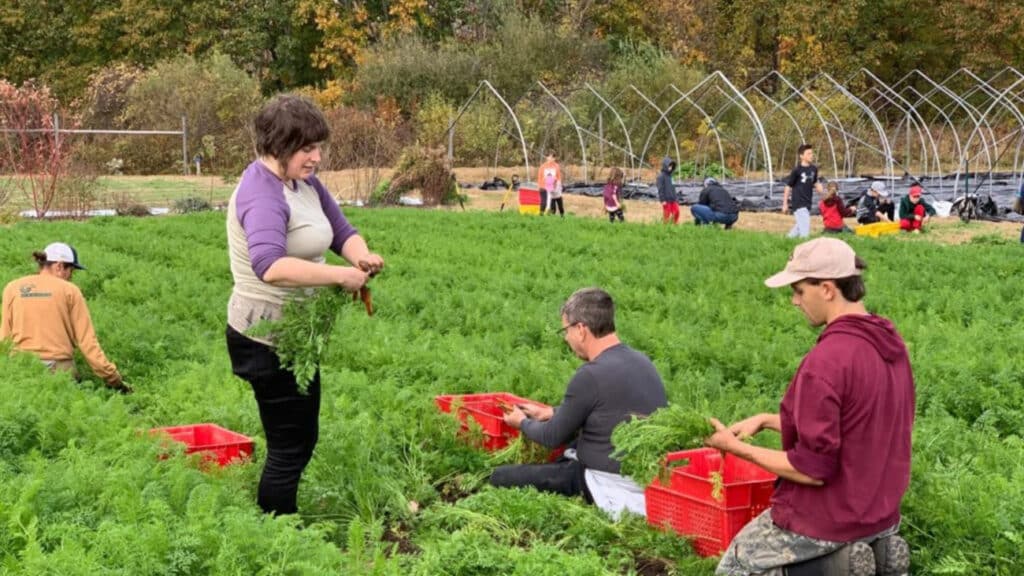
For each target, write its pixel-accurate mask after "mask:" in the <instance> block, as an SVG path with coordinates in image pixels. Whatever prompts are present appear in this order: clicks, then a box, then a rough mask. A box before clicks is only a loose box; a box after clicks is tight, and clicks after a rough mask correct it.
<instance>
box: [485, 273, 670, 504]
mask: <svg viewBox="0 0 1024 576" xmlns="http://www.w3.org/2000/svg"><path fill="white" fill-rule="evenodd" d="M561 315H562V329H561V330H560V332H561V333H562V336H563V338H565V343H566V344H567V345H568V346H569V348H570V349H571V350H572V351H573V353H574V354H576V356H577V357H578V358H580V359H581V360H583V361H584V364H583V365H582V366H580V367H579V369H577V370H576V374H574V375H573V377H572V380H570V381H569V386H568V387H567V388H566V391H565V397H564V398H563V400H562V404H561V405H560V406H558V407H557V408H551V407H540V406H534V405H525V406H522V407H516V408H514V409H513V410H512V411H511V412H509V413H508V414H506V415H505V422H506V423H507V424H508V425H509V426H512V427H513V428H517V429H519V430H520V431H521V432H522V434H523V436H525V437H526V438H527V439H529V440H532V441H534V442H537V443H538V444H541V445H543V446H547V447H549V448H555V447H557V446H561V445H563V444H566V443H570V442H571V443H572V446H571V447H570V448H569V449H567V450H566V451H565V454H564V455H563V456H562V457H561V458H560V459H559V460H558V461H556V462H552V463H549V464H521V465H511V466H499V467H498V468H495V469H494V472H493V473H492V474H491V484H492V485H494V486H498V487H519V486H532V487H534V488H536V489H537V490H541V491H544V492H554V493H557V494H563V495H565V496H583V497H584V499H585V500H586V501H587V502H590V503H594V504H596V505H597V506H598V507H600V508H601V509H602V510H605V511H606V512H609V513H610V514H612V515H618V514H619V513H621V511H622V510H624V509H625V510H629V511H630V512H634V513H636V514H640V515H644V514H645V509H644V489H643V488H642V487H641V486H639V485H637V484H636V483H635V482H633V481H632V480H631V479H629V478H627V477H625V476H622V475H621V474H620V463H619V462H618V461H617V460H615V459H614V458H612V452H614V447H613V446H612V430H614V429H615V427H616V426H618V425H619V424H620V423H622V422H625V421H627V420H629V418H630V416H631V415H633V414H650V413H652V412H654V411H655V410H657V409H658V408H662V407H664V406H666V405H667V404H668V402H667V400H666V398H665V386H664V384H663V383H662V381H661V376H659V375H658V370H657V369H656V368H655V367H654V364H653V363H652V362H651V360H650V358H648V357H647V356H645V355H644V354H642V353H640V352H638V351H636V350H633V349H632V348H630V347H629V346H627V345H625V344H623V343H622V342H620V341H619V337H618V336H617V335H616V333H615V304H614V303H613V302H612V297H611V296H610V295H609V294H608V293H607V292H605V291H604V290H601V289H599V288H583V289H580V290H577V291H576V292H575V293H573V295H572V296H570V297H569V299H568V300H566V302H565V304H564V305H563V306H562V314H561Z"/></svg>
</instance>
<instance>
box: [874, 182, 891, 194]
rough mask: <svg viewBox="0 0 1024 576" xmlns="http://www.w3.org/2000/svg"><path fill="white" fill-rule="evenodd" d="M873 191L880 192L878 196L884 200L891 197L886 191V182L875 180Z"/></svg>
mask: <svg viewBox="0 0 1024 576" xmlns="http://www.w3.org/2000/svg"><path fill="white" fill-rule="evenodd" d="M871 189H872V190H874V191H875V192H878V195H879V196H881V197H882V198H885V197H887V196H888V195H889V193H888V192H887V191H886V190H885V182H882V181H881V180H875V181H874V182H872V183H871Z"/></svg>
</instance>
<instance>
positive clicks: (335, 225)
mask: <svg viewBox="0 0 1024 576" xmlns="http://www.w3.org/2000/svg"><path fill="white" fill-rule="evenodd" d="M306 183H307V184H309V185H310V186H312V187H313V188H314V189H315V190H316V192H317V195H319V196H320V207H321V208H323V211H324V215H325V216H327V220H329V221H330V223H331V229H332V230H333V231H334V240H333V241H332V242H331V250H332V251H333V252H334V253H335V254H337V255H339V256H340V255H341V248H342V247H343V246H344V245H345V241H346V240H348V239H349V238H351V237H352V236H355V235H356V234H358V233H359V231H358V230H356V229H355V226H352V224H351V223H349V221H348V219H347V218H345V215H344V214H342V213H341V208H339V207H338V203H337V202H335V201H334V198H332V197H331V194H330V192H328V191H327V187H326V186H324V185H323V183H322V182H320V179H319V178H317V177H316V176H311V177H310V178H309V179H308V180H306Z"/></svg>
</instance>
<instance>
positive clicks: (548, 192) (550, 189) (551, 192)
mask: <svg viewBox="0 0 1024 576" xmlns="http://www.w3.org/2000/svg"><path fill="white" fill-rule="evenodd" d="M537 187H539V188H540V213H541V214H544V212H545V211H547V210H548V208H549V207H550V209H551V213H552V214H554V213H555V208H558V211H559V213H560V214H561V215H562V217H563V218H564V217H565V205H564V204H562V167H561V166H559V165H558V162H557V161H555V153H554V152H548V155H547V158H545V159H544V163H543V164H541V165H540V168H539V169H538V170H537ZM549 205H550V206H549Z"/></svg>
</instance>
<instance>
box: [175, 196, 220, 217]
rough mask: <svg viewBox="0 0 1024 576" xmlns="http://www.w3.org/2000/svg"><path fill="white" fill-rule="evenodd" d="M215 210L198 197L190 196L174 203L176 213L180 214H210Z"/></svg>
mask: <svg viewBox="0 0 1024 576" xmlns="http://www.w3.org/2000/svg"><path fill="white" fill-rule="evenodd" d="M210 210H213V206H211V205H210V203H209V202H208V201H207V200H205V199H204V198H200V197H198V196H189V197H188V198H180V199H178V200H175V201H174V211H175V212H177V213H178V214H191V213H193V212H208V211H210Z"/></svg>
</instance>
